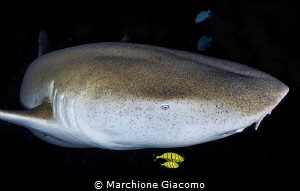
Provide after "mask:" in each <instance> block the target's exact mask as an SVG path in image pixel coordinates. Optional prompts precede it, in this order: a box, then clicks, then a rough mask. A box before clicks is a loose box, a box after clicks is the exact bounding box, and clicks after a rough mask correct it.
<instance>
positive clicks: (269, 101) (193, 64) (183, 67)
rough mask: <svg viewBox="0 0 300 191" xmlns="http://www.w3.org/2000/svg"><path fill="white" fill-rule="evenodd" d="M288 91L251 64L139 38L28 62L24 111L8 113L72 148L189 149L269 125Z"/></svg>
mask: <svg viewBox="0 0 300 191" xmlns="http://www.w3.org/2000/svg"><path fill="white" fill-rule="evenodd" d="M288 91H289V88H288V87H287V86H286V85H284V84H283V83H282V82H280V81H279V80H277V79H276V78H274V77H272V76H271V75H268V74H266V73H264V72H261V71H258V70H256V69H253V68H250V67H248V66H245V65H241V64H238V63H234V62H230V61H227V60H221V59H216V58H211V57H207V56H204V55H200V54H196V53H190V52H185V51H178V50H172V49H167V48H161V47H155V46H150V45H141V44H132V43H95V44H87V45H81V46H76V47H70V48H66V49H62V50H58V51H54V52H51V53H48V54H45V55H43V56H40V57H39V58H37V59H36V60H35V61H33V63H32V64H31V65H30V66H29V68H28V69H27V71H26V74H25V76H24V79H23V83H22V86H21V93H20V101H21V104H22V106H24V108H26V109H25V110H20V111H6V110H0V119H2V120H4V121H8V122H11V123H14V124H17V125H19V126H24V127H26V128H28V129H29V130H31V131H32V133H33V134H34V135H36V136H37V137H39V138H40V139H42V140H44V141H46V142H48V143H52V144H55V145H59V146H64V147H73V148H90V147H97V148H104V149H112V150H132V149H143V148H172V147H185V146H190V145H195V144H200V143H205V142H208V141H213V140H216V139H221V138H224V137H227V136H229V135H232V134H234V133H238V132H241V131H243V129H245V128H246V127H248V126H250V125H252V124H253V123H256V128H257V127H258V125H259V123H260V121H261V120H262V119H263V118H264V117H265V116H266V115H267V114H270V113H271V111H272V110H273V109H274V108H275V107H276V106H277V105H278V104H279V102H280V101H281V100H282V99H283V98H284V97H285V95H286V94H287V93H288Z"/></svg>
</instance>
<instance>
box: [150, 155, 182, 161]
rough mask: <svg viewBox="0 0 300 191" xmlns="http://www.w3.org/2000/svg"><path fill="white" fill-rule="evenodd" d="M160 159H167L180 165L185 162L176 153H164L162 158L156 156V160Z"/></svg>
mask: <svg viewBox="0 0 300 191" xmlns="http://www.w3.org/2000/svg"><path fill="white" fill-rule="evenodd" d="M154 156H155V155H154ZM159 158H162V159H165V160H167V161H172V162H178V163H179V162H183V161H184V158H183V157H182V156H180V155H179V154H176V153H164V154H162V155H161V156H155V160H156V159H159Z"/></svg>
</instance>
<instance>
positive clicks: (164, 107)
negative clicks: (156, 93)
mask: <svg viewBox="0 0 300 191" xmlns="http://www.w3.org/2000/svg"><path fill="white" fill-rule="evenodd" d="M160 107H161V108H162V109H163V110H167V109H169V107H170V106H169V105H168V104H161V106H160Z"/></svg>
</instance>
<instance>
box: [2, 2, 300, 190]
mask: <svg viewBox="0 0 300 191" xmlns="http://www.w3.org/2000/svg"><path fill="white" fill-rule="evenodd" d="M208 8H210V9H211V10H212V15H211V17H210V18H209V19H208V20H206V21H205V22H202V23H198V24H195V22H194V21H195V17H196V15H197V14H198V13H199V12H201V11H203V10H207V9H208ZM1 9H2V11H1V13H0V26H1V30H0V39H1V41H0V42H1V46H0V47H1V52H0V56H1V60H0V108H1V109H5V110H18V109H20V105H19V91H20V86H21V83H22V79H23V76H24V74H25V71H26V69H27V67H28V66H29V64H30V63H31V62H32V61H33V60H34V59H35V58H36V57H37V54H38V34H39V32H40V31H41V30H44V31H46V32H47V34H48V38H49V41H50V50H58V49H62V48H65V47H70V46H76V45H80V44H87V43H97V42H118V41H120V40H121V39H122V38H123V36H124V35H128V36H129V37H130V41H129V42H132V43H142V44H150V45H156V46H161V47H168V48H173V49H180V50H186V51H190V52H198V51H197V41H198V39H199V38H200V37H202V36H203V35H207V36H212V37H213V42H212V46H211V48H209V49H208V51H207V52H202V54H206V55H209V56H212V57H217V58H222V59H227V60H231V61H236V62H239V63H242V64H245V65H248V66H251V67H254V68H257V69H259V70H262V71H264V72H266V73H269V74H271V75H273V76H274V77H276V78H278V79H279V80H281V81H282V82H284V83H285V84H287V85H288V86H289V87H290V92H289V94H288V95H287V96H286V97H285V98H284V99H283V101H282V102H281V103H280V104H279V105H278V106H277V107H276V109H274V110H273V112H272V114H271V115H270V116H267V117H266V118H265V119H264V120H263V121H262V123H261V124H260V127H259V128H258V130H257V131H255V130H254V126H253V125H252V126H251V127H249V128H247V129H245V130H244V131H243V132H242V133H239V134H236V135H233V136H230V137H228V138H225V139H221V140H218V141H214V142H209V143H205V144H201V145H195V146H191V147H185V148H173V149H143V150H135V151H112V150H103V149H70V148H63V147H58V146H54V145H51V144H48V143H45V142H43V141H41V140H39V139H38V138H36V137H35V136H33V135H32V134H31V133H30V131H28V130H27V129H25V128H22V127H19V126H16V125H13V124H10V123H8V122H4V121H0V149H1V150H0V169H1V170H0V174H1V178H0V187H5V186H9V187H10V188H11V189H16V188H31V189H38V188H41V189H54V190H94V187H93V184H94V182H95V181H96V180H101V181H106V180H115V181H119V182H130V181H131V180H132V179H133V180H136V181H137V180H139V181H140V182H158V183H159V182H161V181H163V180H170V181H174V182H204V183H205V184H206V189H216V188H223V189H233V188H239V189H243V190H252V189H255V190H269V189H270V188H278V187H280V188H287V187H293V186H296V185H297V182H298V179H299V175H298V173H299V170H300V169H299V156H298V152H299V143H298V139H299V138H298V131H299V130H298V129H299V122H298V119H299V117H298V116H299V103H300V102H299V88H300V85H299V83H300V65H299V64H300V62H299V61H300V58H299V55H300V51H299V50H300V49H299V28H298V26H299V18H300V15H299V11H300V6H299V4H297V3H294V2H293V1H224V0H213V1H202V0H201V1H200V0H199V1H191V0H185V1H171V0H170V1H167V0H165V1H162V0H161V1H153V0H143V1H128V0H124V1H121V0H119V1H117V0H110V1H108V0H107V1H104V0H103V1H80V2H77V1H76V2H72V1H70V2H69V3H68V1H40V2H35V3H33V2H32V3H30V2H28V1H11V2H10V3H1ZM164 152H176V153H179V154H181V155H183V156H185V158H186V160H185V162H184V163H182V165H181V166H180V168H178V169H167V168H164V167H161V166H160V165H159V162H153V157H152V155H153V154H157V155H160V154H162V153H164ZM0 189H1V188H0Z"/></svg>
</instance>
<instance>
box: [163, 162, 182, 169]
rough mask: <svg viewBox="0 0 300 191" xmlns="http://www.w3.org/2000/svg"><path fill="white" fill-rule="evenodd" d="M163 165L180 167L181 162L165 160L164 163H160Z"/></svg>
mask: <svg viewBox="0 0 300 191" xmlns="http://www.w3.org/2000/svg"><path fill="white" fill-rule="evenodd" d="M160 165H161V166H165V167H167V168H178V167H179V164H178V163H177V162H173V161H168V162H165V163H163V164H160Z"/></svg>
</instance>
